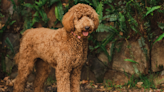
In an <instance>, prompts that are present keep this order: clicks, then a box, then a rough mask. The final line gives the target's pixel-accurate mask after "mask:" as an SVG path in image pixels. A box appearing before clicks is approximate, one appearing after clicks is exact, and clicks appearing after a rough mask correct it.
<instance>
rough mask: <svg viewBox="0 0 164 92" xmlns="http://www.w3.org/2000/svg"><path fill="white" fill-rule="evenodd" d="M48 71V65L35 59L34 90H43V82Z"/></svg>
mask: <svg viewBox="0 0 164 92" xmlns="http://www.w3.org/2000/svg"><path fill="white" fill-rule="evenodd" d="M49 73H50V66H49V64H48V63H47V62H44V61H43V60H41V59H38V60H37V61H36V77H35V81H34V92H44V82H45V81H46V79H47V77H48V75H49Z"/></svg>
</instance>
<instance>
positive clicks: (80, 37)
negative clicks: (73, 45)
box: [71, 32, 81, 39]
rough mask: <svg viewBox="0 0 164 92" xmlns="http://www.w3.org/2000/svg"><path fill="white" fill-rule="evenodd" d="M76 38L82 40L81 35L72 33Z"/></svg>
mask: <svg viewBox="0 0 164 92" xmlns="http://www.w3.org/2000/svg"><path fill="white" fill-rule="evenodd" d="M71 33H72V34H73V35H74V36H76V37H77V38H79V39H80V38H81V37H80V36H79V35H76V34H75V33H74V32H71Z"/></svg>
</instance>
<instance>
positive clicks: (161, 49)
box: [151, 40, 164, 72]
mask: <svg viewBox="0 0 164 92" xmlns="http://www.w3.org/2000/svg"><path fill="white" fill-rule="evenodd" d="M163 55H164V40H161V41H159V42H156V43H155V44H154V45H153V46H152V52H151V65H152V71H153V72H157V71H160V70H161V69H163V68H164V62H163V60H164V56H163Z"/></svg>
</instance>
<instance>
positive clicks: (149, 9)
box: [145, 6, 161, 16]
mask: <svg viewBox="0 0 164 92" xmlns="http://www.w3.org/2000/svg"><path fill="white" fill-rule="evenodd" d="M159 8H161V6H154V7H152V8H151V7H147V10H148V11H147V12H146V15H145V16H147V15H148V14H150V13H151V15H153V13H152V12H153V11H155V10H157V9H159Z"/></svg>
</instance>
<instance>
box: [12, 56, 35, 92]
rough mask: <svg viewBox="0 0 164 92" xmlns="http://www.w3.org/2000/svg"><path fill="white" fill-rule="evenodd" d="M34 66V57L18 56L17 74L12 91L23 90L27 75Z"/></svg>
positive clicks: (22, 91) (19, 91)
mask: <svg viewBox="0 0 164 92" xmlns="http://www.w3.org/2000/svg"><path fill="white" fill-rule="evenodd" d="M33 67H34V58H29V57H26V58H19V63H18V75H17V77H16V80H15V83H14V89H13V92H24V89H25V85H26V82H27V77H28V75H29V74H30V73H31V71H32V70H33Z"/></svg>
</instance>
